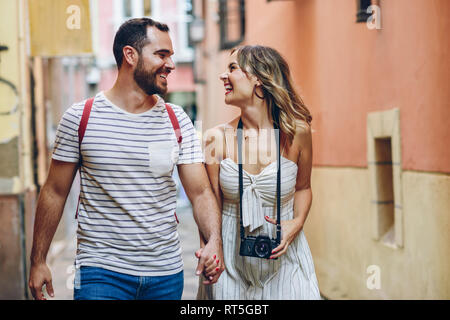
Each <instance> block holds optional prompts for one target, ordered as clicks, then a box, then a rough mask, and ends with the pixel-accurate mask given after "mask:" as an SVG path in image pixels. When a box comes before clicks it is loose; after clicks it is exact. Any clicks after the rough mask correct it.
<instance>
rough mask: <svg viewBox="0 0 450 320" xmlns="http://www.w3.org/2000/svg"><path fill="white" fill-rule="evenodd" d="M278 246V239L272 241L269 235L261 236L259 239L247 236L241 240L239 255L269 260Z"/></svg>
mask: <svg viewBox="0 0 450 320" xmlns="http://www.w3.org/2000/svg"><path fill="white" fill-rule="evenodd" d="M278 245H279V243H278V242H277V240H276V239H271V238H270V237H268V236H267V235H259V236H257V237H253V236H247V237H245V238H242V239H241V246H240V248H239V255H241V256H247V257H256V258H263V259H269V258H270V256H271V254H272V250H273V249H275V248H276V247H278ZM275 259H278V258H275Z"/></svg>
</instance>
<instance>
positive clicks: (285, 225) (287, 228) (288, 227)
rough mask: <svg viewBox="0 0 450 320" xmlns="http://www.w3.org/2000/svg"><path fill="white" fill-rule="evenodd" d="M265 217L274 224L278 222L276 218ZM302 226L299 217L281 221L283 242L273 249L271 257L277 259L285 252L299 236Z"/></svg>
mask: <svg viewBox="0 0 450 320" xmlns="http://www.w3.org/2000/svg"><path fill="white" fill-rule="evenodd" d="M265 219H266V221H267V222H269V223H272V224H274V225H276V224H277V221H276V220H274V219H272V218H269V217H268V216H265ZM302 228H303V225H302V224H301V223H300V222H299V220H298V219H292V220H284V221H281V234H282V237H281V242H280V245H279V246H278V247H276V248H275V249H273V250H272V255H271V256H270V259H275V258H278V257H280V256H282V255H283V254H285V253H286V251H287V249H288V247H289V245H290V244H291V243H292V241H294V239H295V238H296V237H297V236H298V234H299V233H300V231H301V230H302Z"/></svg>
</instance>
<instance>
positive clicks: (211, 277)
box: [195, 240, 225, 285]
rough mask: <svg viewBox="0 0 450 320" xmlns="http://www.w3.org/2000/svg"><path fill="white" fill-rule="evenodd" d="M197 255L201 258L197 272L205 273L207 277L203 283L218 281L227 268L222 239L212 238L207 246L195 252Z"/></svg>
mask: <svg viewBox="0 0 450 320" xmlns="http://www.w3.org/2000/svg"><path fill="white" fill-rule="evenodd" d="M195 256H196V257H197V259H199V261H198V265H197V269H196V272H195V274H196V275H197V276H199V275H200V274H202V273H203V275H204V276H205V278H206V279H207V280H206V281H203V284H206V285H208V284H213V283H216V282H217V280H218V279H219V277H220V274H221V273H222V272H223V270H224V269H225V266H224V263H223V249H222V244H221V241H220V240H210V241H209V242H208V243H207V244H206V246H205V247H203V248H200V249H198V250H197V251H196V252H195Z"/></svg>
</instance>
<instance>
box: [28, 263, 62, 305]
mask: <svg viewBox="0 0 450 320" xmlns="http://www.w3.org/2000/svg"><path fill="white" fill-rule="evenodd" d="M44 284H45V287H46V289H47V293H48V295H49V296H50V297H52V298H53V297H54V296H55V295H54V293H53V285H52V275H51V273H50V269H49V268H48V266H47V264H46V263H40V264H36V265H33V264H32V265H31V270H30V281H29V283H28V286H29V287H30V290H31V294H32V295H33V298H34V299H36V300H47V299H45V296H44V293H43V292H42V291H43V286H44Z"/></svg>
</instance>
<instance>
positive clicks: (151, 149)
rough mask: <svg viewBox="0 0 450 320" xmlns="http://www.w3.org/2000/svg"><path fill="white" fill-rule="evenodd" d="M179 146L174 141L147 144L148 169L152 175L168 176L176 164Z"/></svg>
mask: <svg viewBox="0 0 450 320" xmlns="http://www.w3.org/2000/svg"><path fill="white" fill-rule="evenodd" d="M178 153H179V146H178V143H177V142H176V141H175V140H171V141H167V140H165V141H152V142H149V143H148V155H149V167H150V171H151V172H152V173H153V174H154V175H168V174H169V175H170V174H172V170H173V167H174V165H175V164H176V163H177V162H178V157H179V154H178Z"/></svg>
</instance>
